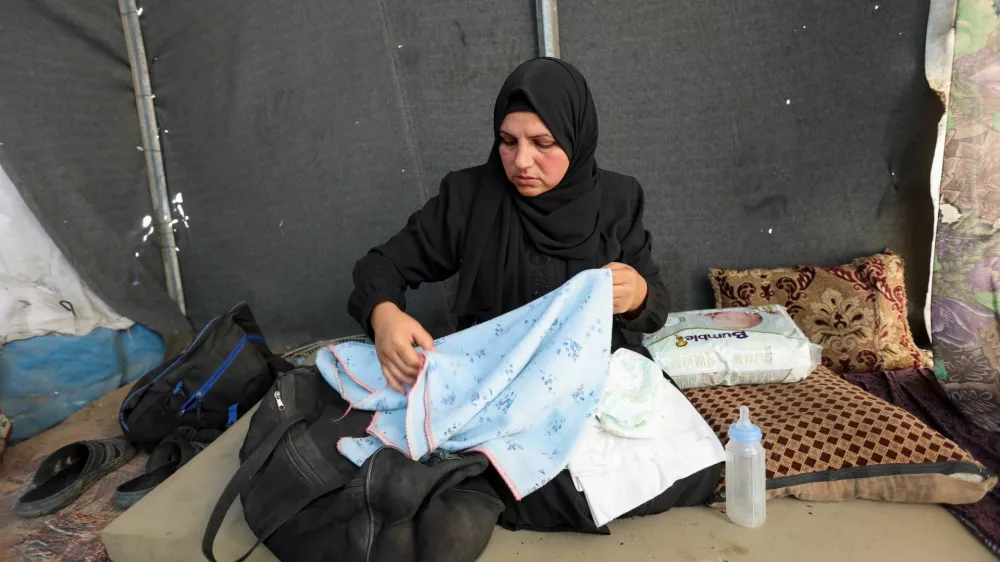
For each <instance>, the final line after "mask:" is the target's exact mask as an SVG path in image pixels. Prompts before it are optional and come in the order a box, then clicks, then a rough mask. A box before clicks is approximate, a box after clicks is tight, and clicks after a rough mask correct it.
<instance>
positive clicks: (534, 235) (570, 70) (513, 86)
mask: <svg viewBox="0 0 1000 562" xmlns="http://www.w3.org/2000/svg"><path fill="white" fill-rule="evenodd" d="M525 110H528V111H534V112H535V113H537V114H538V116H539V117H540V118H541V120H542V121H543V122H544V123H545V125H546V126H547V127H548V128H549V130H550V131H551V132H552V135H553V136H554V137H555V139H556V141H557V142H558V143H559V146H560V147H561V148H562V149H563V150H564V151H565V152H566V155H567V156H569V169H568V170H567V172H566V176H565V177H563V179H562V181H560V182H559V184H558V185H557V186H556V187H555V188H553V189H552V190H551V191H548V192H547V193H543V194H542V195H539V196H537V197H524V196H522V195H521V194H520V193H519V192H518V191H517V188H515V187H514V186H513V185H512V184H511V183H510V181H509V180H508V179H507V175H506V173H505V172H504V169H503V163H502V162H501V160H500V151H499V146H500V125H501V124H502V123H503V120H504V118H505V117H506V116H507V114H508V113H511V112H514V111H525ZM493 135H494V142H493V149H492V151H491V152H490V156H489V159H488V160H487V162H486V165H485V166H484V167H483V171H482V174H481V175H480V177H479V185H478V186H477V190H476V196H475V201H474V202H473V204H472V209H471V212H470V214H469V219H468V223H467V228H466V236H465V244H464V250H463V252H462V265H461V269H460V271H459V280H458V293H457V296H456V299H455V309H454V310H455V313H457V314H458V315H459V316H466V317H470V316H471V317H473V318H475V319H477V320H486V319H490V318H494V317H496V316H499V315H500V314H502V313H504V312H507V311H509V310H512V309H514V308H516V307H517V306H520V305H521V304H524V303H526V302H528V301H529V300H530V299H531V296H530V295H528V294H526V293H527V291H528V288H527V287H525V283H523V282H522V280H523V279H524V277H525V273H526V269H527V267H528V264H527V257H526V251H525V249H526V245H527V244H532V245H534V247H535V249H537V251H539V252H541V253H542V254H546V255H549V256H553V257H556V258H560V259H563V260H566V261H567V262H568V270H569V274H570V275H575V274H576V273H579V272H580V271H583V270H585V269H588V268H592V267H597V266H598V265H600V264H598V263H597V252H598V244H599V242H600V232H599V231H598V214H599V212H600V207H601V192H600V190H599V189H598V186H597V174H598V168H597V161H596V160H595V159H594V152H595V151H596V150H597V111H596V108H595V107H594V100H593V98H592V97H591V95H590V89H589V88H588V87H587V82H586V81H585V80H584V78H583V75H581V74H580V72H579V71H578V70H577V69H576V68H574V67H573V66H572V65H570V64H568V63H565V62H563V61H561V60H557V59H552V58H539V59H534V60H531V61H528V62H526V63H524V64H522V65H521V66H519V67H517V69H515V70H514V72H513V73H511V75H510V76H508V77H507V81H506V82H504V85H503V88H501V89H500V94H499V95H498V96H497V101H496V105H495V106H494V108H493Z"/></svg>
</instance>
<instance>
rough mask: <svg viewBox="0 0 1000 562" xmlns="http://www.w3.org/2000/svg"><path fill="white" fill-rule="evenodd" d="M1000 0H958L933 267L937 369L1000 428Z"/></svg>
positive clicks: (964, 407)
mask: <svg viewBox="0 0 1000 562" xmlns="http://www.w3.org/2000/svg"><path fill="white" fill-rule="evenodd" d="M998 14H1000V0H958V11H957V18H956V22H955V48H954V53H955V54H954V66H953V72H952V74H951V77H952V83H951V90H950V95H949V100H948V114H947V119H948V121H947V133H946V135H945V146H944V161H943V169H942V175H941V193H940V215H939V223H938V230H937V245H936V252H935V263H934V279H933V291H932V304H931V326H932V332H933V339H934V354H935V372H936V374H937V378H938V379H939V380H940V381H941V383H942V385H943V386H944V388H945V390H946V391H947V392H948V394H949V396H950V397H951V399H952V400H953V401H954V402H955V403H956V405H957V406H958V407H959V409H960V410H961V411H962V412H963V413H965V414H966V416H968V417H969V418H970V419H971V420H972V421H974V422H975V423H976V424H978V425H980V426H982V427H984V428H988V429H990V430H993V431H1000V15H998Z"/></svg>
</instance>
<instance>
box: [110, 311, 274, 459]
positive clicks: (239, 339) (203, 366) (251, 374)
mask: <svg viewBox="0 0 1000 562" xmlns="http://www.w3.org/2000/svg"><path fill="white" fill-rule="evenodd" d="M291 368H292V365H291V364H290V363H288V362H287V361H285V360H284V359H282V358H280V357H278V356H276V355H274V354H273V353H271V350H270V349H268V347H267V342H265V341H264V336H263V335H262V334H261V331H260V327H258V326H257V321H256V320H254V317H253V313H252V312H250V307H249V306H247V305H246V303H240V304H238V305H236V306H235V307H233V308H232V309H231V310H230V311H229V312H227V313H225V314H223V315H222V316H219V317H217V318H215V319H213V320H212V321H211V322H209V323H208V324H207V325H206V326H205V328H204V329H203V330H202V331H201V333H200V334H198V337H197V338H195V340H194V342H192V343H191V345H190V346H188V348H187V349H185V350H184V351H183V352H182V353H180V354H179V355H177V356H175V357H172V358H170V359H168V360H167V361H164V362H163V364H161V365H160V366H159V367H157V368H156V369H153V370H152V371H150V372H148V373H146V374H145V375H143V376H142V377H141V378H140V379H139V380H138V381H136V383H135V385H134V386H133V387H132V391H131V392H129V394H128V396H127V397H126V398H125V400H124V401H123V402H122V406H121V412H120V417H119V421H120V423H121V427H122V431H123V432H124V434H125V438H126V439H128V440H129V441H131V442H132V443H133V444H135V445H137V446H138V447H140V448H141V449H143V450H145V451H146V452H149V451H150V450H152V449H153V448H154V447H155V446H156V445H157V444H158V443H160V441H161V440H162V439H163V438H164V437H167V436H168V435H173V434H175V433H176V431H177V430H178V429H179V428H191V429H192V430H194V431H200V430H203V429H214V430H220V431H221V430H225V429H226V428H227V427H229V426H230V425H232V424H233V422H235V421H236V420H237V419H238V418H239V417H240V416H242V415H243V414H244V413H246V412H247V411H249V410H250V409H251V408H253V406H254V404H256V403H257V402H259V401H260V399H261V398H263V397H264V394H265V393H267V390H268V389H269V388H270V387H271V384H272V383H273V382H274V379H275V376H276V375H277V374H278V373H279V372H282V371H288V370H290V369H291Z"/></svg>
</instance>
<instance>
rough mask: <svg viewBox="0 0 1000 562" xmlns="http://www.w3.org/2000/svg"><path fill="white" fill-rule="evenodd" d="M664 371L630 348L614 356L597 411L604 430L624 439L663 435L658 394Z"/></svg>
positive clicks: (617, 352) (621, 350) (619, 351)
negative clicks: (661, 432) (657, 399)
mask: <svg viewBox="0 0 1000 562" xmlns="http://www.w3.org/2000/svg"><path fill="white" fill-rule="evenodd" d="M663 382H664V381H663V372H662V371H660V368H659V367H657V366H656V363H653V362H652V361H650V360H649V359H646V358H645V357H643V356H642V355H639V354H638V353H636V352H634V351H630V350H628V349H619V350H618V351H616V352H615V353H614V355H612V356H611V363H610V366H609V368H608V378H607V382H606V383H605V386H604V394H603V395H602V396H601V405H600V407H599V408H598V411H597V417H598V420H599V421H600V423H601V428H602V429H604V431H606V432H608V433H610V434H612V435H618V436H621V437H631V438H634V439H648V438H651V437H656V436H657V435H659V433H660V415H659V408H658V405H657V403H656V398H657V396H656V393H657V391H658V389H659V385H660V384H661V383H663Z"/></svg>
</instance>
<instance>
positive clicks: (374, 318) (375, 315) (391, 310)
mask: <svg viewBox="0 0 1000 562" xmlns="http://www.w3.org/2000/svg"><path fill="white" fill-rule="evenodd" d="M396 312H402V309H400V308H399V306H398V305H396V303H394V302H392V301H382V302H380V303H378V304H376V305H375V306H374V307H372V313H371V314H370V315H369V316H368V322H369V323H370V324H371V326H372V331H374V332H378V331H379V325H380V324H382V322H383V321H384V320H385V319H386V318H388V317H390V316H394V315H395V313H396Z"/></svg>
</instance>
